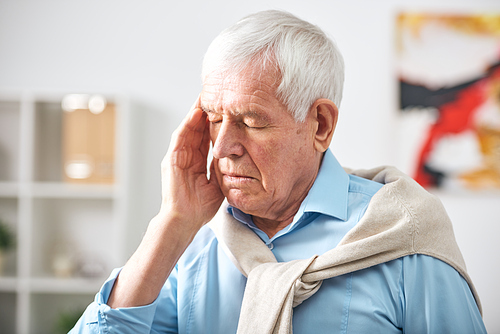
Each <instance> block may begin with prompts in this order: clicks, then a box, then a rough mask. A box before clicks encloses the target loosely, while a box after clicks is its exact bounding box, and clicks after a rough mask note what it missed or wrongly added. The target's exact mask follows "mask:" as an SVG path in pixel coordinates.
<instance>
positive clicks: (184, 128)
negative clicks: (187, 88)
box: [172, 97, 205, 148]
mask: <svg viewBox="0 0 500 334" xmlns="http://www.w3.org/2000/svg"><path fill="white" fill-rule="evenodd" d="M199 101H200V99H199V97H198V99H197V100H196V102H195V103H194V104H193V107H192V109H191V110H190V111H189V112H188V114H187V115H186V116H185V117H184V119H183V121H182V122H181V124H180V125H179V127H178V128H177V129H176V130H175V132H174V133H173V135H172V142H173V143H172V144H173V147H177V148H182V147H184V146H186V145H188V146H191V147H198V146H199V145H200V142H201V138H202V137H203V131H204V127H205V117H204V112H203V111H202V110H201V109H200V108H199V103H200V102H199ZM195 137H200V138H196V140H194V139H195Z"/></svg>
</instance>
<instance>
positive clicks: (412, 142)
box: [396, 13, 500, 189]
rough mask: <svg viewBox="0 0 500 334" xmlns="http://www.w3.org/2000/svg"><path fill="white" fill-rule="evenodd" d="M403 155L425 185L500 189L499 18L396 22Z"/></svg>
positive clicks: (416, 16) (418, 17)
mask: <svg viewBox="0 0 500 334" xmlns="http://www.w3.org/2000/svg"><path fill="white" fill-rule="evenodd" d="M396 55H397V57H396V64H397V65H396V66H397V75H398V80H399V82H398V83H399V115H398V125H399V126H398V130H399V131H400V136H399V138H401V140H400V146H399V156H400V158H401V161H400V162H401V165H402V168H403V169H405V170H406V171H407V172H409V173H411V174H412V176H413V177H414V178H415V179H416V180H417V181H418V182H419V183H420V184H421V185H423V186H425V187H442V188H448V189H453V188H462V189H464V188H465V189H484V188H494V189H500V13H498V15H493V14H484V15H461V14H460V15H443V14H422V13H401V14H400V15H399V16H398V18H397V35H396Z"/></svg>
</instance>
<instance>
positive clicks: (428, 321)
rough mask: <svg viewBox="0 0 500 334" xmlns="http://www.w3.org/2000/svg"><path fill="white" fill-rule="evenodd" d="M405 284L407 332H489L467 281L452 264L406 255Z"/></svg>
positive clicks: (417, 333)
mask: <svg viewBox="0 0 500 334" xmlns="http://www.w3.org/2000/svg"><path fill="white" fill-rule="evenodd" d="M402 284H403V286H402V288H401V296H400V297H401V300H402V304H403V306H404V307H403V310H404V311H403V312H404V314H403V332H404V333H411V334H413V333H415V334H420V333H457V334H460V333H464V334H465V333H486V329H485V326H484V323H483V320H482V318H481V314H480V313H479V310H478V307H477V305H476V302H475V300H474V297H473V295H472V292H471V290H470V288H469V286H468V284H467V282H466V281H465V279H463V277H462V276H460V274H459V273H458V272H457V271H456V270H455V269H454V268H452V267H451V266H449V265H448V264H446V263H444V262H442V261H440V260H438V259H435V258H433V257H430V256H425V255H418V254H416V255H410V256H406V257H404V258H403V280H402Z"/></svg>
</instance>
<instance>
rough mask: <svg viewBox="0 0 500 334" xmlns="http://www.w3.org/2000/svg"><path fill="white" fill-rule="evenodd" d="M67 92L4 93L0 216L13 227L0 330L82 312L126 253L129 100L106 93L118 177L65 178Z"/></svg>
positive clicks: (41, 325) (24, 328)
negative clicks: (63, 269) (65, 274)
mask: <svg viewBox="0 0 500 334" xmlns="http://www.w3.org/2000/svg"><path fill="white" fill-rule="evenodd" d="M63 97H64V94H50V95H49V94H36V93H32V92H23V93H19V94H11V93H9V94H7V93H5V92H3V93H2V92H0V219H1V220H2V221H4V222H6V223H7V224H9V225H11V227H12V230H14V231H15V233H16V248H15V250H13V251H11V252H9V253H8V256H7V259H6V264H5V266H4V272H3V274H2V275H1V276H0V332H1V333H8V334H11V333H17V334H28V333H29V334H38V333H53V332H54V326H55V322H56V321H57V318H58V316H59V315H60V313H61V312H67V311H71V310H75V311H78V310H81V311H83V310H84V308H85V307H86V306H87V305H88V304H89V303H90V302H91V301H92V300H93V298H94V295H95V293H96V292H97V291H98V289H99V288H100V286H101V284H102V283H103V281H104V280H105V278H106V276H107V275H108V274H109V272H110V270H111V269H112V268H114V267H117V266H121V265H123V264H124V262H125V260H126V259H125V244H124V243H125V240H126V221H127V219H126V218H127V213H126V210H127V200H128V194H127V189H128V187H127V184H126V183H127V174H128V172H127V169H128V161H129V160H128V153H127V148H128V147H129V143H128V142H127V141H128V138H129V110H128V105H129V104H128V101H127V100H126V99H125V98H123V97H117V96H115V95H113V96H106V99H107V100H108V102H111V103H114V104H115V122H116V124H115V160H114V162H115V163H114V183H113V184H72V183H66V182H64V181H63V171H62V166H63V162H62V154H61V147H62V121H61V119H62V114H63V111H62V108H61V101H62V98H63ZM61 249H63V251H62V252H64V254H65V255H66V256H69V257H70V258H71V259H72V263H73V264H74V265H75V268H76V269H75V273H74V274H73V275H72V276H71V277H69V278H60V277H56V275H54V271H53V269H52V265H53V263H54V256H55V254H57V253H58V252H61ZM82 268H87V271H84V270H82ZM89 268H91V270H90V271H89ZM92 270H93V272H94V273H95V272H99V273H100V274H99V275H97V277H94V276H89V275H88V273H89V272H92ZM85 272H86V273H87V275H85V274H82V273H85Z"/></svg>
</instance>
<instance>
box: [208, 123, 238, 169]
mask: <svg viewBox="0 0 500 334" xmlns="http://www.w3.org/2000/svg"><path fill="white" fill-rule="evenodd" d="M210 134H211V137H212V143H213V148H212V154H213V156H214V158H216V159H223V158H227V157H240V156H242V155H243V152H244V147H243V145H242V134H241V129H239V127H238V125H237V124H234V122H231V121H230V120H226V119H224V120H222V121H221V122H220V123H217V124H213V125H212V126H211V128H210Z"/></svg>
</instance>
